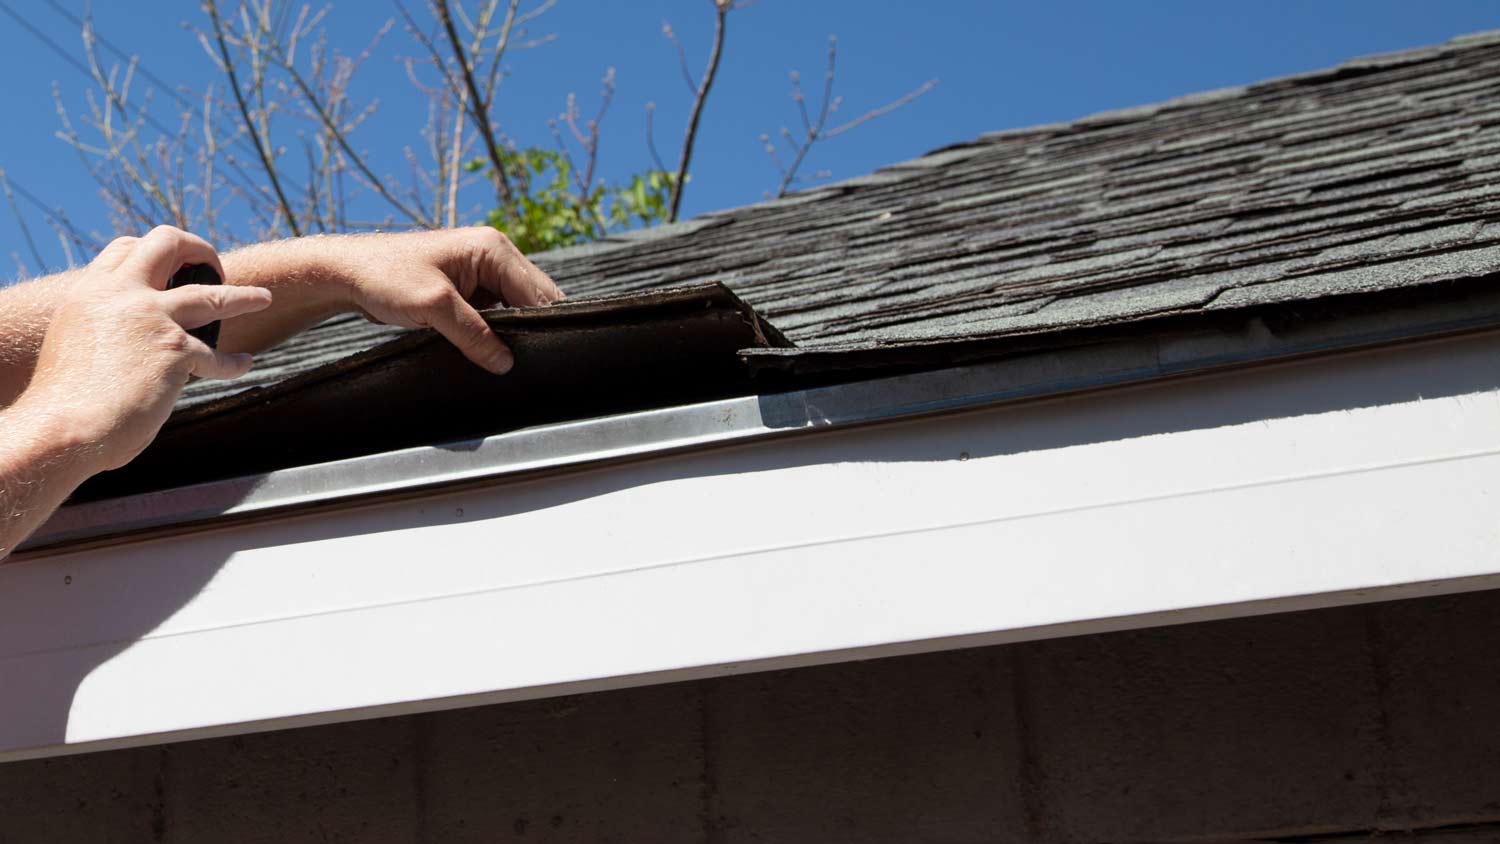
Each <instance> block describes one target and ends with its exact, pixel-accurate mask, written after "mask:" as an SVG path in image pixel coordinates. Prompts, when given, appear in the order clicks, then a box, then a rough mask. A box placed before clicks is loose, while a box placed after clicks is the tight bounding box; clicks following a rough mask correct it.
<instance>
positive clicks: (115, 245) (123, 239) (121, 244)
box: [104, 234, 140, 249]
mask: <svg viewBox="0 0 1500 844" xmlns="http://www.w3.org/2000/svg"><path fill="white" fill-rule="evenodd" d="M138 241H140V238H138V237H135V236H134V235H128V234H127V235H121V236H120V237H117V238H115V239H114V240H111V241H110V242H109V245H107V246H105V247H104V248H105V249H124V248H126V247H128V246H133V245H135V244H136V243H137V242H138Z"/></svg>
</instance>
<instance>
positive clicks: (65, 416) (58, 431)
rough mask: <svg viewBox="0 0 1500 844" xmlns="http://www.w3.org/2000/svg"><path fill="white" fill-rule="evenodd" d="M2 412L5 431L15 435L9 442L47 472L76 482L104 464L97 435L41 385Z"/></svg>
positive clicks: (80, 481) (79, 481)
mask: <svg viewBox="0 0 1500 844" xmlns="http://www.w3.org/2000/svg"><path fill="white" fill-rule="evenodd" d="M3 415H4V417H5V428H6V430H7V433H8V434H9V435H10V436H13V437H14V438H15V439H13V440H12V442H14V443H16V444H18V445H20V446H21V447H22V448H23V449H24V450H25V451H26V452H27V457H28V460H29V461H30V462H32V463H33V464H34V465H39V466H45V467H46V471H47V472H48V473H49V475H51V476H54V477H58V478H66V479H68V480H69V481H70V482H71V483H73V484H80V483H83V482H84V481H85V480H87V479H88V478H90V477H92V476H93V475H96V474H98V473H99V472H101V471H103V470H104V469H106V468H108V467H107V466H106V465H105V464H104V460H103V447H102V445H101V443H100V442H99V439H98V437H96V436H95V435H94V434H92V433H90V432H89V431H88V430H87V425H85V424H82V423H81V422H80V419H79V417H78V415H77V414H76V413H74V412H72V411H71V410H70V408H69V406H68V404H67V403H65V402H60V401H57V400H55V399H54V398H53V397H52V396H51V395H50V393H49V391H48V390H47V389H46V387H45V386H44V385H37V384H33V385H32V387H28V388H27V390H26V391H25V392H23V393H22V394H21V396H20V397H19V398H17V399H16V401H15V402H14V403H13V404H11V405H10V406H9V407H7V408H6V409H5V410H4V411H3Z"/></svg>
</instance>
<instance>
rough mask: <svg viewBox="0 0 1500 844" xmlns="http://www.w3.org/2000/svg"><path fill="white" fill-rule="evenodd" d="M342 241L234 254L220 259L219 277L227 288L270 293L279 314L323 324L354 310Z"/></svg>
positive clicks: (279, 244) (324, 238) (302, 241)
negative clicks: (249, 286) (291, 312)
mask: <svg viewBox="0 0 1500 844" xmlns="http://www.w3.org/2000/svg"><path fill="white" fill-rule="evenodd" d="M347 239H348V238H345V237H340V236H335V235H311V236H308V237H299V238H292V239H290V240H282V241H276V242H273V243H265V244H260V245H257V246H251V247H248V248H246V249H239V250H236V251H234V252H231V253H229V254H227V255H224V256H223V258H222V260H223V261H224V272H225V274H226V275H227V276H228V278H229V280H230V283H231V284H253V285H256V286H259V287H267V288H270V289H271V291H272V293H273V294H274V295H275V296H276V301H277V303H278V306H279V308H280V309H281V310H289V309H295V310H296V311H297V312H299V313H304V314H306V315H307V316H308V317H311V318H312V319H314V320H321V319H326V318H328V317H331V316H335V315H337V314H341V313H348V312H350V311H354V310H356V309H357V304H356V299H355V295H356V290H355V285H354V278H355V275H354V273H353V272H352V271H351V269H350V266H349V260H348V258H347V257H346V256H345V253H346V252H347V251H348V245H347V244H346V243H344V241H345V240H347Z"/></svg>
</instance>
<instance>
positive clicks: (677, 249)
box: [185, 34, 1500, 403]
mask: <svg viewBox="0 0 1500 844" xmlns="http://www.w3.org/2000/svg"><path fill="white" fill-rule="evenodd" d="M1497 211H1500V35H1497V34H1482V35H1476V36H1468V37H1465V38H1461V39H1458V40H1455V41H1453V42H1451V43H1449V44H1446V45H1442V46H1438V47H1430V48H1424V49H1420V50H1414V51H1409V52H1404V53H1396V54H1391V55H1386V56H1377V57H1372V58H1367V59H1361V60H1356V61H1353V62H1350V63H1348V64H1345V65H1343V66H1341V67H1339V68H1336V69H1333V70H1329V71H1323V72H1318V73H1312V74H1306V75H1303V76H1297V77H1290V78H1286V79H1278V80H1274V81H1270V82H1265V83H1261V84H1257V85H1251V86H1248V87H1245V88H1238V89H1232V90H1225V91H1217V92H1211V93H1208V94H1202V95H1196V96H1192V97H1187V98H1183V99H1181V100H1175V101H1172V102H1168V103H1165V104H1161V105H1156V106H1148V107H1143V108H1137V109H1130V110H1127V111H1123V112H1111V113H1106V114H1100V115H1096V116H1093V117H1089V118H1085V119H1083V120H1080V121H1078V122H1076V123H1071V124H1058V125H1051V126H1042V127H1037V128H1033V129H1025V130H1020V131H1011V132H1001V133H996V134H992V135H986V136H984V137H981V138H979V139H978V140H976V141H973V142H971V143H966V144H960V145H956V146H953V147H949V148H947V149H943V150H939V151H937V152H934V153H932V154H930V155H927V156H925V157H923V158H919V159H916V160H914V161H909V162H905V163H903V164H898V165H895V166H893V167H890V168H887V169H884V170H881V171H878V172H876V173H874V174H872V175H870V176H866V177H863V178H858V179H853V180H851V181H846V182H842V183H838V184H834V185H830V186H827V187H823V188H819V189H815V190H812V191H808V192H806V193H802V194H798V195H795V196H792V197H789V198H787V199H784V200H779V201H774V202H768V203H764V204H760V205H754V206H750V207H746V208H741V209H736V210H732V211H726V212H721V213H715V214H708V215H705V216H703V217H700V218H697V219H695V220H692V221H689V222H687V223H683V224H679V225H676V226H666V227H662V228H658V229H654V230H650V231H647V232H642V233H638V234H634V235H629V236H624V237H620V238H615V239H612V240H610V241H607V242H603V243H598V244H593V245H590V246H586V247H579V248H573V249H567V250H560V251H557V252H552V253H548V254H545V255H539V256H536V260H537V262H538V263H539V264H541V265H542V266H543V267H544V268H545V269H546V270H547V271H548V272H549V273H551V274H552V276H553V278H555V279H556V280H557V281H558V283H559V284H560V285H561V286H562V287H563V289H564V290H566V291H567V292H568V294H569V296H570V297H575V298H576V297H580V296H589V295H595V294H607V293H625V292H634V291H641V290H646V289H650V288H655V287H665V286H680V285H683V284H688V283H695V282H702V281H721V282H723V283H724V284H726V285H728V286H729V287H730V288H731V289H733V290H734V291H735V292H736V293H738V294H739V295H740V296H741V297H742V298H743V299H745V300H746V301H748V302H749V303H750V304H751V305H752V306H754V307H755V308H756V309H757V310H758V311H759V312H760V313H761V314H762V315H763V316H764V317H766V318H767V319H769V320H770V321H771V322H772V323H773V324H774V325H776V326H777V327H778V328H780V329H781V330H782V331H783V332H784V333H785V334H786V335H787V336H788V337H789V338H790V339H791V340H793V341H794V342H795V343H797V344H798V345H799V346H805V347H826V346H851V345H852V346H869V345H872V344H882V343H889V342H893V341H902V340H933V339H948V338H952V339H961V338H972V337H981V336H983V337H988V336H1001V335H1008V334H1016V333H1034V332H1045V331H1051V330H1060V329H1067V328H1075V327H1079V326H1087V325H1097V324H1101V323H1110V322H1124V321H1132V320H1139V319H1146V318H1150V317H1154V316H1161V315H1165V314H1173V313H1182V312H1191V311H1195V310H1211V309H1228V308H1236V307H1244V306H1250V305H1261V304H1267V303H1274V302H1285V301H1297V300H1306V299H1314V298H1319V297H1323V296H1328V295H1333V294H1340V293H1350V292H1359V291H1366V290H1379V289H1386V288H1392V287H1400V286H1411V285H1420V284H1427V283H1433V282H1439V281H1444V280H1449V279H1456V278H1468V277H1477V276H1483V275H1487V274H1489V273H1492V272H1495V271H1497V270H1500V217H1497ZM1491 220H1497V222H1491ZM391 332H392V329H386V328H381V327H378V326H372V325H369V324H368V323H365V322H363V321H360V320H357V319H353V318H345V319H340V320H335V321H331V322H329V323H326V324H324V325H323V326H320V327H318V328H316V329H314V330H312V331H309V332H307V333H306V334H304V335H303V336H301V337H299V338H296V339H294V340H292V341H290V342H288V343H286V344H285V345H283V346H282V347H280V348H278V349H275V350H272V351H270V352H268V353H266V354H265V355H263V356H262V357H261V360H260V365H259V368H258V371H257V372H256V373H254V374H252V376H250V379H249V380H248V381H247V382H239V383H237V384H234V385H223V384H207V383H205V384H198V385H194V386H193V387H192V388H190V390H189V393H188V395H187V396H186V397H185V401H187V402H190V403H197V402H201V401H202V400H204V399H206V398H208V397H211V396H214V395H220V394H222V393H223V392H225V391H234V390H238V389H242V388H243V387H244V386H247V385H248V384H254V383H265V382H268V381H275V380H280V379H282V378H285V377H287V376H289V375H292V374H295V373H297V372H300V371H302V370H304V369H307V368H309V367H311V366H314V365H317V364H320V363H324V362H327V361H329V360H331V359H334V358H338V357H342V356H344V355H347V354H352V353H354V352H357V351H359V350H362V349H364V348H367V347H369V346H370V345H373V344H374V343H376V342H378V341H379V340H381V339H384V338H385V337H387V336H388V335H389V334H390V333H391Z"/></svg>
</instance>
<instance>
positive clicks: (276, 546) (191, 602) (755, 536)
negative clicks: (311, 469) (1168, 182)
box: [0, 334, 1500, 759]
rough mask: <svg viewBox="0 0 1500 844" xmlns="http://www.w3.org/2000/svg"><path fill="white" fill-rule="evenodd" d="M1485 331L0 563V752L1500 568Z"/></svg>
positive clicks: (315, 718)
mask: <svg viewBox="0 0 1500 844" xmlns="http://www.w3.org/2000/svg"><path fill="white" fill-rule="evenodd" d="M1497 373H1500V336H1497V335H1495V334H1480V335H1472V336H1467V337H1462V338H1455V339H1448V340H1442V341H1432V342H1426V343H1413V344H1408V345H1403V346H1397V347H1390V348H1385V349H1381V350H1376V351H1368V352H1362V353H1352V354H1345V355H1339V356H1327V357H1322V358H1316V359H1310V360H1304V361H1301V362H1297V363H1287V364H1279V365H1275V366H1266V367H1259V368H1255V369H1248V370H1240V371H1234V372H1226V373H1221V374H1218V375H1213V376H1203V377H1195V378H1182V379H1176V380H1171V381H1164V382H1158V383H1153V384H1148V385H1142V386H1136V387H1130V388H1121V389H1113V390H1103V391H1097V392H1092V393H1088V394H1084V395H1075V396H1071V397H1062V398H1057V399H1052V400H1045V401H1033V402H1027V403H1022V404H1011V405H1001V406H995V407H990V408H987V409H981V410H975V411H971V412H965V413H955V414H948V415H929V416H925V417H921V418H917V419H912V420H908V421H902V422H893V423H888V424H878V425H868V426H862V427H857V428H850V429H842V430H834V431H822V432H816V431H809V432H808V433H806V434H798V435H791V436H779V437H774V438H769V439H764V440H758V441H753V442H747V443H743V444H736V445H720V446H716V447H710V448H704V449H700V450H695V451H689V452H679V453H673V454H668V455H663V456H658V457H654V458H651V459H641V460H635V461H630V462H619V463H612V464H609V465H602V466H596V467H593V468H587V469H582V470H577V471H572V472H568V473H558V474H550V475H542V476H536V477H530V478H525V479H519V480H517V479H511V480H508V481H507V480H506V479H497V480H495V481H494V482H491V483H480V484H474V483H471V484H469V485H467V486H465V487H463V488H461V489H450V490H441V489H437V490H427V491H425V492H422V493H420V494H413V495H410V496H408V497H404V498H401V499H397V500H384V501H377V502H373V503H365V504H361V505H359V506H348V507H345V508H343V509H332V510H321V511H318V512H314V513H308V514H304V515H297V516H291V517H286V518H281V519H279V520H262V521H257V522H247V523H240V524H231V525H228V526H225V527H222V528H218V529H213V530H202V531H197V532H189V533H183V534H180V535H174V536H160V537H154V538H143V539H138V540H135V541H121V542H118V543H115V544H111V545H106V546H103V547H92V548H85V549H80V550H74V551H64V552H58V553H52V554H49V555H46V556H39V557H35V558H33V559H27V560H23V561H21V562H18V563H15V564H12V565H8V566H4V567H0V678H3V681H0V759H15V758H25V757H31V756H44V755H53V754H60V753H70V752H80V751H86V750H94V749H104V748H110V747H119V746H126V745H131V744H141V743H149V742H156V741H164V740H170V739H181V738H192V737H201V736H210V735H221V734H226V733H237V732H249V731H254V730H263V729H275V728H281V727H290V726H297V725H305V724H314V723H326V722H333V721H341V720H350V719H354V718H364V717H376V716H383V715H393V714H402V713H409V712H417V711H425V710H432V709H440V708H446V707H454V706H465V705H475V704H480V703H487V702H495V701H503V700H511V699H520V698H526V697H537V696H545V695H550V694H558V693H564V692H578V691H586V690H594V689H604V688H612V687H618V686H625V685H634V684H643V683H651V682H664V681H669V680H673V681H675V680H682V679H691V678H695V677H704V676H712V675H718V674H724V673H732V672H739V671H750V670H761V669H768V668H778V667H787V666H796V665H809V664H816V663H825V662H831V661H838V660H847V659H856V658H868V657H876V656H884V655H892V654H900V653H912V652H919V651H927V650H937V649H944V648H952V647H961V646H969V645H979V644H988V643H998V642H1009V641H1019V640H1026V639H1034V638H1041V637H1046V636H1057V635H1071V634H1080V633H1091V632H1100V631H1106V630H1116V629H1124V628H1130V627H1139V626H1147V625H1159V624H1168V623H1180V622H1187V621H1196V620H1203V619H1211V618H1225V617H1233V616H1238V615H1246V614H1254V613H1269V612H1278V611H1285V610H1293V609H1304V608H1312V607H1322V606H1334V605H1340V604H1346V603H1351V602H1358V601H1372V600H1384V599H1389V598H1394V597H1403V596H1409V595H1416V594H1435V593H1438V592H1451V591H1461V590H1470V589H1479V588H1488V587H1491V586H1495V585H1500V503H1497V502H1500V386H1497V385H1500V375H1497Z"/></svg>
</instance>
